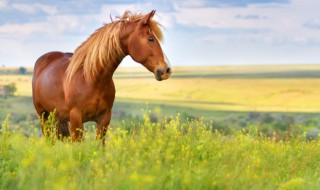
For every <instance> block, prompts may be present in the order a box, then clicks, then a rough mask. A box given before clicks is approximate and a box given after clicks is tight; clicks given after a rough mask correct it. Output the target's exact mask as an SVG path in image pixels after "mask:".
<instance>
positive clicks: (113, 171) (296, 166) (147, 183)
mask: <svg viewBox="0 0 320 190" xmlns="http://www.w3.org/2000/svg"><path fill="white" fill-rule="evenodd" d="M7 123H8V119H7V120H5V121H4V122H3V124H2V129H1V134H0V189H59V190H60V189H68V190H72V189H84V190H87V189H319V187H320V178H319V174H320V141H319V140H313V141H306V140H305V138H304V135H301V134H299V135H295V134H292V135H291V138H290V139H288V140H286V141H276V140H275V139H274V138H270V137H265V136H263V135H261V134H259V132H258V130H256V129H252V130H250V131H238V132H236V133H234V134H233V135H228V136H227V135H223V134H221V133H220V132H218V131H214V130H213V128H212V126H211V124H210V123H209V124H208V123H204V122H203V121H202V120H193V121H188V122H180V118H179V116H177V117H175V118H167V119H165V120H164V121H162V122H157V123H153V122H151V121H150V119H149V118H148V117H145V119H144V121H143V122H141V123H134V122H132V123H123V125H124V126H126V127H125V128H128V126H129V128H130V130H123V129H120V128H114V129H110V130H109V131H108V134H107V139H106V144H105V146H104V147H103V146H102V145H101V143H100V142H97V141H95V140H94V139H95V134H94V133H93V132H91V131H94V129H93V130H92V129H89V130H88V131H87V132H86V133H85V137H84V141H83V142H81V143H71V142H69V141H68V140H66V141H54V143H52V141H50V136H49V137H47V138H44V137H41V138H39V137H38V135H37V134H38V131H37V130H36V129H35V130H34V131H35V132H34V134H33V135H30V136H29V137H25V136H23V135H22V133H19V132H11V131H10V126H8V124H7Z"/></svg>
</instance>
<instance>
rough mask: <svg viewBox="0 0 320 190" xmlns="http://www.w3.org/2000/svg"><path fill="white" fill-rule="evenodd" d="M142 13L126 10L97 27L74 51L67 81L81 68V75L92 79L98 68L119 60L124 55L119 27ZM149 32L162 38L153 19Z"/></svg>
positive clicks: (136, 19) (97, 72)
mask: <svg viewBox="0 0 320 190" xmlns="http://www.w3.org/2000/svg"><path fill="white" fill-rule="evenodd" d="M143 16H144V15H143V14H134V13H132V12H130V11H126V12H125V13H124V14H123V15H122V16H121V17H115V20H114V21H113V20H112V19H111V22H110V23H107V24H105V25H104V26H102V27H101V28H99V29H97V30H96V31H95V32H94V33H93V34H92V35H91V36H90V37H89V38H88V39H87V40H86V41H84V42H83V43H82V44H81V45H80V46H79V47H78V48H77V49H76V50H75V52H74V54H73V56H72V57H71V61H70V63H69V66H68V68H67V70H66V75H67V82H68V83H69V82H70V81H71V79H72V78H73V76H74V75H75V73H76V72H77V71H78V70H79V69H80V68H83V75H84V77H85V79H86V80H87V81H94V80H95V79H96V78H97V76H98V75H99V70H100V69H106V68H108V67H109V68H110V67H112V63H116V62H119V61H121V59H122V58H123V57H124V56H125V54H124V52H123V51H122V49H121V45H120V39H119V37H120V29H121V28H122V27H123V26H125V25H126V24H128V23H132V22H135V21H138V20H140V19H141V18H143ZM149 26H150V30H151V31H150V32H152V33H153V34H154V35H155V36H156V38H157V39H158V40H162V38H163V34H162V32H161V30H160V28H159V24H158V23H157V22H155V21H153V20H150V22H149Z"/></svg>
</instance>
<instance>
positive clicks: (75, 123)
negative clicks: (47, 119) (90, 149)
mask: <svg viewBox="0 0 320 190" xmlns="http://www.w3.org/2000/svg"><path fill="white" fill-rule="evenodd" d="M83 129H84V127H83V123H82V115H81V112H80V111H78V110H77V109H73V110H72V111H71V112H70V131H71V139H72V142H75V141H81V140H82V135H83Z"/></svg>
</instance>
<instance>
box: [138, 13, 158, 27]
mask: <svg viewBox="0 0 320 190" xmlns="http://www.w3.org/2000/svg"><path fill="white" fill-rule="evenodd" d="M155 13H156V10H153V11H151V12H150V13H149V14H146V15H145V16H144V17H143V18H142V19H141V23H142V24H143V25H147V24H148V23H149V21H150V20H151V19H152V17H153V15H154V14H155Z"/></svg>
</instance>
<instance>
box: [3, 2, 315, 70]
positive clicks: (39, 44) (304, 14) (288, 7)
mask: <svg viewBox="0 0 320 190" xmlns="http://www.w3.org/2000/svg"><path fill="white" fill-rule="evenodd" d="M153 9H156V10H157V15H156V16H155V19H156V20H158V21H159V22H160V23H161V24H162V25H163V26H164V36H165V41H164V43H163V49H164V51H165V52H166V54H167V55H168V57H169V59H170V60H171V64H172V65H173V66H184V65H194V66H196V65H248V64H291V63H293V64H300V63H301V64H314V63H319V64H320V1H319V0H153V1H147V0H139V1H133V0H118V1H117V0H69V1H68V0H0V66H33V64H34V62H35V60H36V59H37V58H38V57H39V56H41V55H42V54H44V53H46V52H49V51H55V50H59V51H64V52H73V51H74V49H75V48H76V47H77V46H78V45H80V44H81V43H82V42H83V41H84V40H85V39H86V38H87V37H88V36H89V35H90V34H91V33H93V32H94V31H95V29H97V28H99V27H100V26H102V24H103V23H106V22H110V14H111V15H112V16H113V17H114V16H116V15H120V14H122V13H123V12H124V10H131V11H137V12H143V13H148V12H149V11H151V10H153ZM122 65H124V66H134V65H136V64H135V63H133V62H132V60H131V59H130V58H126V59H125V61H124V63H123V64H122Z"/></svg>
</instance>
